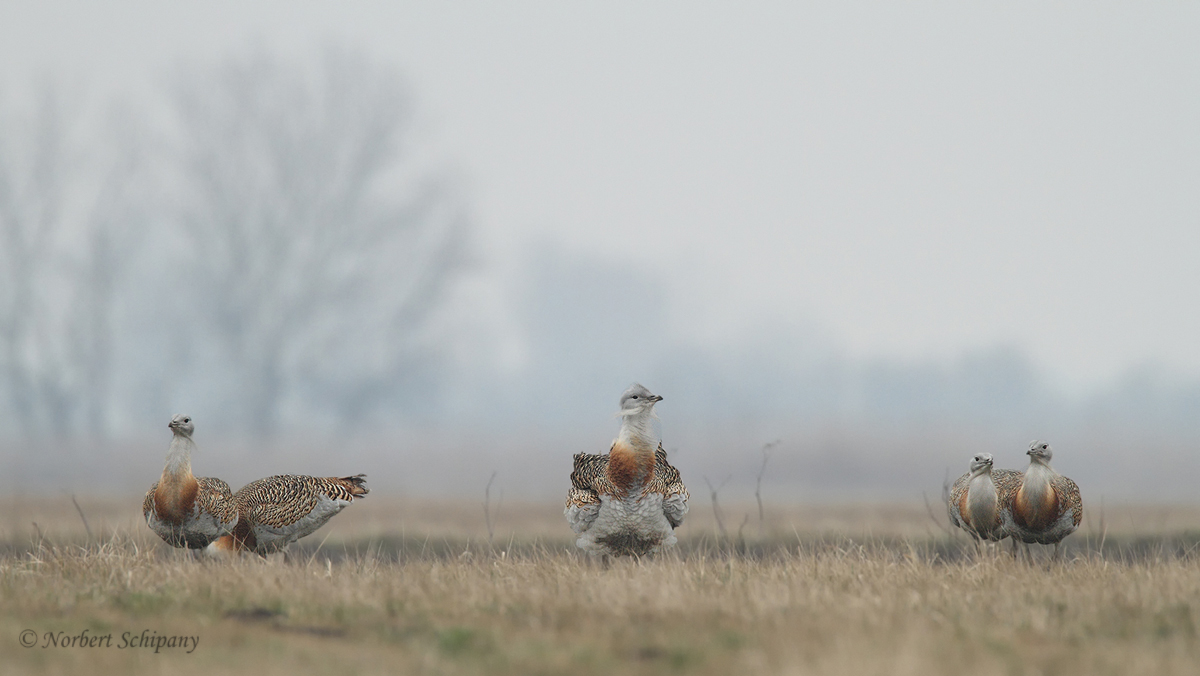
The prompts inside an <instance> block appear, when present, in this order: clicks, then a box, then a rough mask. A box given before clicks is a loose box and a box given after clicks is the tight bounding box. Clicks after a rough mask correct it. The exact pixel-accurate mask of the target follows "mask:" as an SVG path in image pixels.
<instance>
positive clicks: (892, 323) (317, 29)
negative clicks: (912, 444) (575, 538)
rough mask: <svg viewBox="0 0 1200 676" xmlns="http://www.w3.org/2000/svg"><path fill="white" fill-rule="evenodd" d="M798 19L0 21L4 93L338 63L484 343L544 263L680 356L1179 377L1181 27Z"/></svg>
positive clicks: (461, 7)
mask: <svg viewBox="0 0 1200 676" xmlns="http://www.w3.org/2000/svg"><path fill="white" fill-rule="evenodd" d="M797 4H798V3H790V2H781V3H752V4H750V5H749V6H747V3H726V4H724V5H720V6H713V5H712V4H711V3H710V4H706V5H705V7H703V8H697V7H696V6H695V5H694V3H654V4H653V5H651V4H650V3H641V2H634V3H614V2H605V3H519V2H507V3H487V4H484V3H393V2H359V3H355V4H354V6H353V7H350V8H347V7H344V6H342V4H335V3H300V2H256V3H232V2H207V3H193V4H191V5H190V6H189V7H188V8H183V7H180V6H179V4H178V3H151V2H128V1H113V2H106V3H63V2H38V3H17V2H2V3H0V16H2V20H0V93H3V95H4V96H5V97H6V98H10V99H12V98H16V97H19V96H20V95H21V92H26V91H28V90H29V88H30V85H31V83H34V82H36V81H37V79H38V78H39V77H41V76H43V75H46V74H51V75H53V76H55V77H57V78H60V79H62V80H64V81H66V82H68V83H71V84H72V86H78V87H79V88H80V89H81V90H85V91H87V92H89V93H92V94H108V93H111V92H114V91H115V92H125V93H127V94H128V95H129V96H131V97H137V96H139V95H140V93H143V92H144V91H145V90H146V89H147V88H149V87H154V86H161V84H162V83H163V82H164V79H165V78H169V77H170V73H171V66H172V65H173V64H176V63H178V62H179V61H180V60H214V59H219V58H221V57H223V56H226V55H229V54H233V53H239V52H245V51H247V50H248V49H251V48H252V47H253V46H254V45H255V44H262V45H264V46H266V47H268V48H271V49H277V50H282V51H284V52H306V51H310V50H311V49H313V48H314V47H317V46H319V45H320V44H321V43H323V42H328V41H332V42H337V43H341V44H350V45H354V46H357V47H359V48H361V49H362V50H363V51H365V52H366V53H368V54H370V55H372V56H374V57H376V58H378V59H382V60H385V61H388V62H391V63H394V64H395V65H396V66H397V67H398V68H400V69H401V70H402V72H403V73H404V74H405V75H406V77H407V78H408V79H409V81H410V83H411V84H412V87H413V91H414V94H415V95H416V97H417V105H418V114H419V117H420V122H419V131H420V137H419V138H418V139H415V142H416V144H417V146H418V147H419V148H418V149H419V151H420V152H421V153H423V154H425V155H426V156H428V157H429V158H431V160H430V161H432V162H437V163H439V164H441V165H444V166H447V167H450V168H451V169H452V170H453V171H455V172H456V173H457V174H459V175H460V176H461V178H462V180H463V183H464V187H465V193H466V195H467V196H468V199H469V201H470V205H471V212H472V218H473V221H474V225H475V227H476V234H477V236H478V250H479V252H480V256H479V257H480V261H481V267H480V268H479V269H478V270H477V271H476V276H475V281H474V285H475V288H474V291H473V293H474V296H473V297H474V298H475V299H476V302H477V303H479V307H478V308H476V310H477V311H478V313H480V314H483V315H484V316H495V317H502V316H503V315H504V314H505V312H504V311H503V310H502V309H501V308H500V307H499V306H500V305H501V304H503V303H509V302H512V300H511V298H507V297H506V294H505V292H504V291H503V290H504V289H513V288H518V287H519V286H520V284H521V283H524V282H523V281H522V280H521V279H517V278H518V277H520V276H521V275H522V274H524V273H523V272H522V270H523V269H524V267H525V264H526V263H528V262H529V261H530V260H531V256H532V255H533V254H532V253H531V252H532V251H534V250H537V251H544V250H545V243H546V242H547V241H549V242H552V243H553V246H554V247H557V249H558V250H560V251H562V252H565V254H566V255H570V256H580V257H585V258H598V259H611V260H614V261H620V262H622V264H626V265H631V266H637V267H638V268H641V269H644V270H646V271H648V273H651V274H648V276H647V277H646V278H645V279H646V281H645V282H644V283H647V284H653V285H655V286H656V287H657V288H656V289H654V290H653V291H654V293H655V294H658V295H660V296H661V297H662V298H663V299H664V302H663V307H664V308H665V309H664V313H665V314H666V316H665V317H664V318H663V319H662V326H663V327H665V328H663V329H662V330H666V331H671V332H673V333H674V334H676V335H677V336H678V337H679V338H680V340H681V341H682V342H685V343H693V344H695V345H698V346H703V347H708V348H712V347H718V348H719V347H720V346H722V345H733V344H737V343H741V342H743V341H745V340H747V339H748V338H749V337H752V336H754V335H755V334H756V333H757V332H758V331H760V330H761V328H762V327H764V326H766V327H788V326H815V327H817V328H818V330H819V331H820V332H822V333H823V334H825V335H826V336H827V337H828V339H829V341H830V342H832V343H833V344H835V345H838V346H840V349H842V350H844V351H845V353H846V354H847V355H849V356H851V357H867V358H873V357H890V358H900V359H937V358H943V357H951V358H952V357H955V356H957V355H959V354H962V353H963V352H967V351H970V350H973V349H979V348H988V347H992V346H997V345H1010V346H1015V347H1017V348H1020V349H1023V350H1025V351H1027V352H1028V353H1029V354H1030V355H1032V356H1033V358H1034V359H1035V361H1036V362H1037V363H1038V364H1039V365H1041V366H1043V367H1044V368H1046V369H1048V371H1049V373H1051V374H1053V375H1054V376H1056V377H1057V378H1059V379H1061V384H1062V385H1063V386H1065V387H1085V386H1088V385H1092V384H1096V383H1099V382H1103V381H1105V380H1107V379H1109V378H1111V377H1113V376H1115V375H1117V374H1118V373H1120V372H1122V371H1124V370H1126V369H1128V368H1130V367H1132V366H1136V365H1139V364H1144V363H1148V362H1149V363H1157V364H1161V365H1163V366H1165V367H1167V368H1168V369H1170V370H1177V371H1178V372H1179V373H1180V374H1181V376H1186V377H1192V378H1194V377H1197V376H1200V350H1197V349H1196V345H1197V344H1198V339H1200V312H1197V311H1196V310H1197V307H1200V264H1197V259H1198V258H1200V256H1198V254H1200V124H1197V121H1200V41H1198V40H1197V39H1196V36H1197V35H1200V6H1196V5H1191V6H1186V5H1182V4H1177V5H1171V6H1167V7H1161V6H1157V7H1150V6H1146V5H1141V4H1136V5H1135V4H1132V3H1130V4H1126V5H1121V6H1116V5H1106V4H1101V3H1094V2H1089V3H1078V4H1072V5H1054V6H1051V7H1046V6H1044V3H1022V4H1013V3H1006V4H1004V5H1003V6H1000V5H994V6H991V7H987V6H983V5H970V6H964V5H961V4H957V3H947V4H944V5H929V4H920V5H918V4H910V3H905V4H904V5H903V6H898V5H895V4H886V5H875V4H851V3H825V4H827V5H835V6H834V7H831V8H828V7H827V8H823V9H811V8H809V9H804V8H797V7H796V5H797ZM614 269H621V268H620V267H617V268H614ZM619 282H620V280H614V285H616V286H620V287H621V288H625V284H624V283H623V282H622V283H619ZM631 293H637V291H636V289H635V290H633V291H631ZM514 358H519V355H518V356H517V357H514ZM613 396H614V397H615V393H614V395H613Z"/></svg>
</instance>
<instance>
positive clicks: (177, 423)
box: [167, 413, 196, 439]
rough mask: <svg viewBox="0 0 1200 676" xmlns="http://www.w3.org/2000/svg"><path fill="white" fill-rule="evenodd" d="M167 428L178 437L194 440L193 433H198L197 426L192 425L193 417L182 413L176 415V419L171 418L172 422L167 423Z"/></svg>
mask: <svg viewBox="0 0 1200 676" xmlns="http://www.w3.org/2000/svg"><path fill="white" fill-rule="evenodd" d="M167 427H169V428H170V429H171V431H172V432H174V433H175V434H176V435H178V436H184V437H187V438H189V439H191V438H192V432H195V431H196V426H195V425H193V424H192V418H191V416H187V415H184V414H182V413H177V414H175V417H174V418H171V422H169V423H167Z"/></svg>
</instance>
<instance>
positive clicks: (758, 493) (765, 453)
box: [754, 439, 783, 537]
mask: <svg viewBox="0 0 1200 676" xmlns="http://www.w3.org/2000/svg"><path fill="white" fill-rule="evenodd" d="M781 441H783V440H782V439H776V440H775V441H770V442H767V443H765V444H763V447H762V457H763V461H762V466H761V467H759V468H758V481H757V482H755V484H754V499H755V500H757V501H758V534H759V536H760V537H761V536H762V534H763V503H762V480H763V475H764V474H766V473H767V461H768V460H770V459H771V451H772V449H774V448H775V447H776V446H778V445H779V442H781Z"/></svg>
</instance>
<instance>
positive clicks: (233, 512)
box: [142, 476, 238, 549]
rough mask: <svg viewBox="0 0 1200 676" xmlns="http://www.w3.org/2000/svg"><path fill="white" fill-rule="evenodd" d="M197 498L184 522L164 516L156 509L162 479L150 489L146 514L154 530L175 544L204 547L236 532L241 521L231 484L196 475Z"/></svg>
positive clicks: (196, 547) (190, 547) (178, 545)
mask: <svg viewBox="0 0 1200 676" xmlns="http://www.w3.org/2000/svg"><path fill="white" fill-rule="evenodd" d="M194 478H195V481H196V493H195V499H194V501H193V502H192V505H191V507H190V513H189V514H187V515H186V516H185V517H184V519H183V520H182V521H180V520H172V519H168V518H164V516H165V515H159V514H158V513H157V510H155V508H154V492H155V491H156V490H158V482H157V481H156V482H154V485H153V486H151V487H150V490H148V491H146V497H145V499H143V500H142V516H144V517H145V519H146V524H147V525H148V526H150V529H151V530H153V531H154V532H155V533H157V534H158V536H159V537H161V538H162V539H163V541H164V542H166V543H167V544H169V545H171V546H172V547H187V548H188V549H203V548H204V547H207V546H208V545H209V544H210V543H211V542H212V541H213V540H215V539H217V538H219V537H221V536H223V535H226V534H229V533H231V532H233V529H234V528H235V527H236V525H237V521H238V507H237V501H236V500H235V499H234V497H233V491H231V490H230V489H229V484H227V483H225V482H224V481H222V480H220V479H216V478H213V477H203V476H201V477H194Z"/></svg>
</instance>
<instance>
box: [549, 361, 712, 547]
mask: <svg viewBox="0 0 1200 676" xmlns="http://www.w3.org/2000/svg"><path fill="white" fill-rule="evenodd" d="M660 401H662V397H660V396H658V395H656V394H651V392H650V390H647V389H646V388H645V387H642V386H641V385H639V384H636V383H635V384H634V385H632V386H631V387H630V388H629V389H628V390H626V391H625V393H624V394H622V395H621V411H620V416H621V431H620V434H619V435H618V436H617V439H616V440H615V441H613V444H612V447H611V448H610V449H609V451H608V454H607V455H594V454H590V453H578V454H576V455H575V466H574V471H573V472H571V488H570V490H569V491H568V492H567V504H566V508H565V509H564V510H563V515H564V516H566V517H567V522H568V523H570V524H571V529H572V530H574V531H575V532H576V533H577V534H578V535H579V538H578V539H577V540H576V541H575V544H576V546H578V547H579V548H580V549H583V550H584V551H586V552H588V553H589V554H592V555H596V556H601V557H604V560H605V561H606V562H607V557H609V556H622V555H629V556H644V555H647V554H653V553H656V552H660V551H662V550H663V549H664V548H667V547H670V546H672V545H674V544H675V542H676V538H675V532H674V531H675V528H676V527H677V526H679V525H680V524H681V523H683V518H684V516H686V515H687V512H688V504H687V501H688V492H687V488H686V487H684V485H683V482H682V481H680V479H679V471H678V470H676V469H675V468H674V467H672V466H671V465H670V463H668V462H667V454H666V452H665V451H664V450H663V448H662V444H661V443H659V442H657V441H656V439H655V438H654V431H653V428H652V426H651V419H652V418H654V417H655V416H654V405H655V404H656V403H658V402H660Z"/></svg>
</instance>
